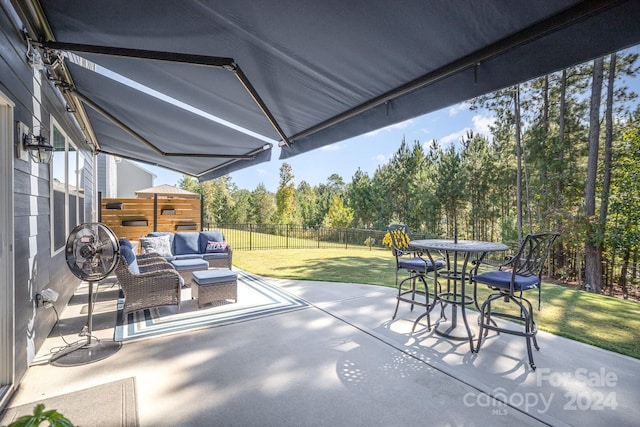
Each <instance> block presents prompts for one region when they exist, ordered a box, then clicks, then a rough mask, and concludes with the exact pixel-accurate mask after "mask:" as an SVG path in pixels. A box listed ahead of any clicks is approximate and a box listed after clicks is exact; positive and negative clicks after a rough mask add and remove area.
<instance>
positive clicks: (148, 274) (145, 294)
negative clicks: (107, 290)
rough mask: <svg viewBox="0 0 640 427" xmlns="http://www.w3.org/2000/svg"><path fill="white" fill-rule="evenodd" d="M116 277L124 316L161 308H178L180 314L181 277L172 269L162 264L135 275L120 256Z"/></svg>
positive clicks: (143, 268)
mask: <svg viewBox="0 0 640 427" xmlns="http://www.w3.org/2000/svg"><path fill="white" fill-rule="evenodd" d="M167 264H168V263H167ZM169 266H170V264H169ZM115 273H116V277H117V278H118V282H120V287H121V288H122V292H124V307H123V308H122V315H123V316H127V315H128V314H129V313H132V312H134V311H138V310H144V309H146V308H152V307H160V306H164V305H177V306H178V310H180V288H181V285H180V274H179V273H178V272H177V271H175V270H174V269H173V268H170V267H167V266H166V265H165V264H162V263H158V264H150V265H146V266H144V267H141V270H140V273H139V274H135V273H132V272H131V270H130V269H129V265H128V263H127V260H126V259H125V257H124V256H122V255H121V256H120V261H119V262H118V266H117V267H116V270H115Z"/></svg>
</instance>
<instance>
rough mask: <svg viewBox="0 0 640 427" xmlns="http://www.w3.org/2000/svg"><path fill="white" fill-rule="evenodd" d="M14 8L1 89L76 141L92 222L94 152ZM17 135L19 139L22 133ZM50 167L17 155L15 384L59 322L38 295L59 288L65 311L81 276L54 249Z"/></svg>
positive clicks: (1, 39)
mask: <svg viewBox="0 0 640 427" xmlns="http://www.w3.org/2000/svg"><path fill="white" fill-rule="evenodd" d="M10 8H11V6H10V5H9V3H8V2H5V1H3V2H0V90H1V91H2V92H3V93H4V94H5V95H6V96H7V97H9V98H10V99H11V100H12V102H14V103H15V109H14V118H15V120H16V121H20V122H23V123H25V124H26V125H27V126H29V127H30V128H34V127H36V126H40V130H41V132H42V134H43V135H45V136H47V138H49V135H50V131H51V126H52V124H51V116H53V118H54V119H55V120H56V122H57V124H58V125H59V127H61V128H62V129H63V130H64V132H65V133H66V134H67V136H68V137H69V138H70V139H71V140H72V141H73V142H74V143H75V145H76V147H77V149H78V151H79V152H80V153H81V156H82V157H81V158H82V159H84V189H85V198H84V207H83V208H84V215H85V222H89V221H90V220H91V213H92V202H93V191H92V189H93V176H94V172H93V161H92V154H91V152H90V150H89V147H88V146H87V145H86V143H85V142H84V141H85V138H84V136H83V135H82V133H81V132H80V130H79V129H78V128H77V127H76V124H75V121H74V120H73V119H72V117H71V115H70V113H68V112H67V111H66V105H65V103H64V100H63V98H62V97H61V96H60V95H59V93H58V92H57V90H56V89H55V88H54V87H53V85H52V84H51V82H49V81H48V80H47V79H46V77H45V76H44V74H41V75H40V78H39V79H38V78H34V71H33V70H32V69H31V68H30V67H29V66H28V64H27V63H26V60H25V51H26V44H25V42H24V41H23V38H22V35H21V32H20V24H19V23H16V22H15V21H14V19H13V18H12V17H13V16H14V14H13V13H12V10H11V9H10ZM39 73H41V72H39ZM36 129H37V128H36ZM14 132H15V131H14ZM15 138H16V141H17V138H18V136H17V135H16V137H15ZM49 168H50V166H49V165H46V164H35V163H33V162H31V161H28V162H24V161H22V160H19V159H17V158H16V159H15V160H14V171H13V172H14V194H13V197H14V224H15V237H14V254H15V262H14V269H15V272H14V277H15V280H14V288H15V313H14V315H15V323H14V325H15V349H14V355H15V372H14V375H15V377H14V378H15V382H16V383H15V385H18V384H19V382H20V380H21V379H22V378H23V377H24V374H25V373H26V372H27V370H28V367H29V365H30V363H31V362H32V361H33V358H34V356H35V354H36V352H37V351H39V349H40V347H41V346H42V344H43V342H44V340H45V338H46V337H47V336H48V335H49V333H50V332H51V330H52V329H53V327H54V325H55V322H56V316H55V312H54V311H53V310H50V309H45V308H36V304H35V295H36V294H37V293H38V292H40V291H41V290H42V289H45V288H51V289H53V290H55V291H57V292H58V293H59V295H60V296H59V298H58V301H57V302H56V303H55V306H56V309H57V310H58V311H61V310H62V309H63V308H64V307H65V306H66V304H67V303H68V301H69V299H70V298H71V296H72V295H73V293H74V291H75V289H76V287H77V285H78V284H79V282H80V281H79V280H78V279H77V278H76V277H75V276H73V275H72V274H71V272H70V271H69V269H68V268H67V266H66V261H65V257H64V251H59V252H57V253H55V254H52V252H51V216H50V215H51V207H50V197H51V196H50V194H51V193H50V191H51V190H50V178H49V176H50V175H49V174H50V170H49Z"/></svg>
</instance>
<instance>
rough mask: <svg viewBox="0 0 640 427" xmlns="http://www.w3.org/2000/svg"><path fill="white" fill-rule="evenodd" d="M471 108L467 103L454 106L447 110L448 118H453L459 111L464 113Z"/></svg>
mask: <svg viewBox="0 0 640 427" xmlns="http://www.w3.org/2000/svg"><path fill="white" fill-rule="evenodd" d="M470 107H471V104H469V103H468V102H461V103H460V104H456V105H454V106H453V107H451V108H449V116H455V115H456V114H458V113H459V112H460V111H466V110H468V109H469V108H470Z"/></svg>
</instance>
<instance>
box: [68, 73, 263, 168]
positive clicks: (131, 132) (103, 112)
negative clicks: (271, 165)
mask: <svg viewBox="0 0 640 427" xmlns="http://www.w3.org/2000/svg"><path fill="white" fill-rule="evenodd" d="M59 87H60V89H61V90H62V91H63V93H69V94H71V95H72V96H75V97H76V98H77V99H79V100H80V101H82V102H84V103H85V104H87V105H88V106H89V107H90V108H91V109H93V110H95V111H96V112H97V113H99V114H100V115H102V116H103V117H104V118H106V119H107V120H109V121H110V122H112V123H113V124H115V125H116V126H118V127H119V128H120V129H122V130H123V131H125V132H127V133H128V134H129V135H131V136H132V137H134V138H135V139H137V140H138V141H140V142H141V143H142V144H144V145H146V146H147V147H149V148H150V149H151V150H153V151H154V152H155V153H156V154H159V155H161V156H163V157H209V158H217V159H234V160H252V159H253V158H255V156H256V154H253V152H252V153H249V154H208V153H167V152H165V151H162V150H160V149H159V148H158V147H156V146H155V145H153V144H152V143H151V142H149V141H148V140H147V139H146V138H145V137H143V136H142V135H140V134H139V133H138V132H136V131H134V130H133V129H131V127H129V126H128V125H127V124H125V123H123V122H122V121H121V120H120V119H118V118H117V117H115V116H114V115H113V114H111V113H109V112H108V111H107V110H105V109H104V108H102V107H101V106H100V105H98V104H97V103H96V102H94V101H93V100H92V99H91V98H89V97H88V96H86V95H85V94H83V93H82V92H80V91H79V90H78V89H77V88H75V87H72V86H70V85H66V84H59ZM266 145H268V144H265V146H266ZM269 148H271V147H270V145H269ZM263 149H264V146H263V147H262V148H261V150H263ZM98 151H101V150H98Z"/></svg>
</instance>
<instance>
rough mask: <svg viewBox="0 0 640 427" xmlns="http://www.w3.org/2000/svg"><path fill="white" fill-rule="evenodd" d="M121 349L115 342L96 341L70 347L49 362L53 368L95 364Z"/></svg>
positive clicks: (120, 344)
mask: <svg viewBox="0 0 640 427" xmlns="http://www.w3.org/2000/svg"><path fill="white" fill-rule="evenodd" d="M121 347H122V343H119V342H115V341H106V342H102V341H99V340H96V341H94V342H91V343H85V344H83V345H80V346H75V347H70V348H69V349H68V350H66V351H63V352H62V354H61V355H56V356H54V357H53V358H51V360H50V361H49V363H50V364H52V365H53V366H80V365H87V364H89V363H93V362H97V361H99V360H102V359H106V358H107V357H109V356H111V355H113V354H115V353H116V352H117V351H118V350H120V348H121Z"/></svg>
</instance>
